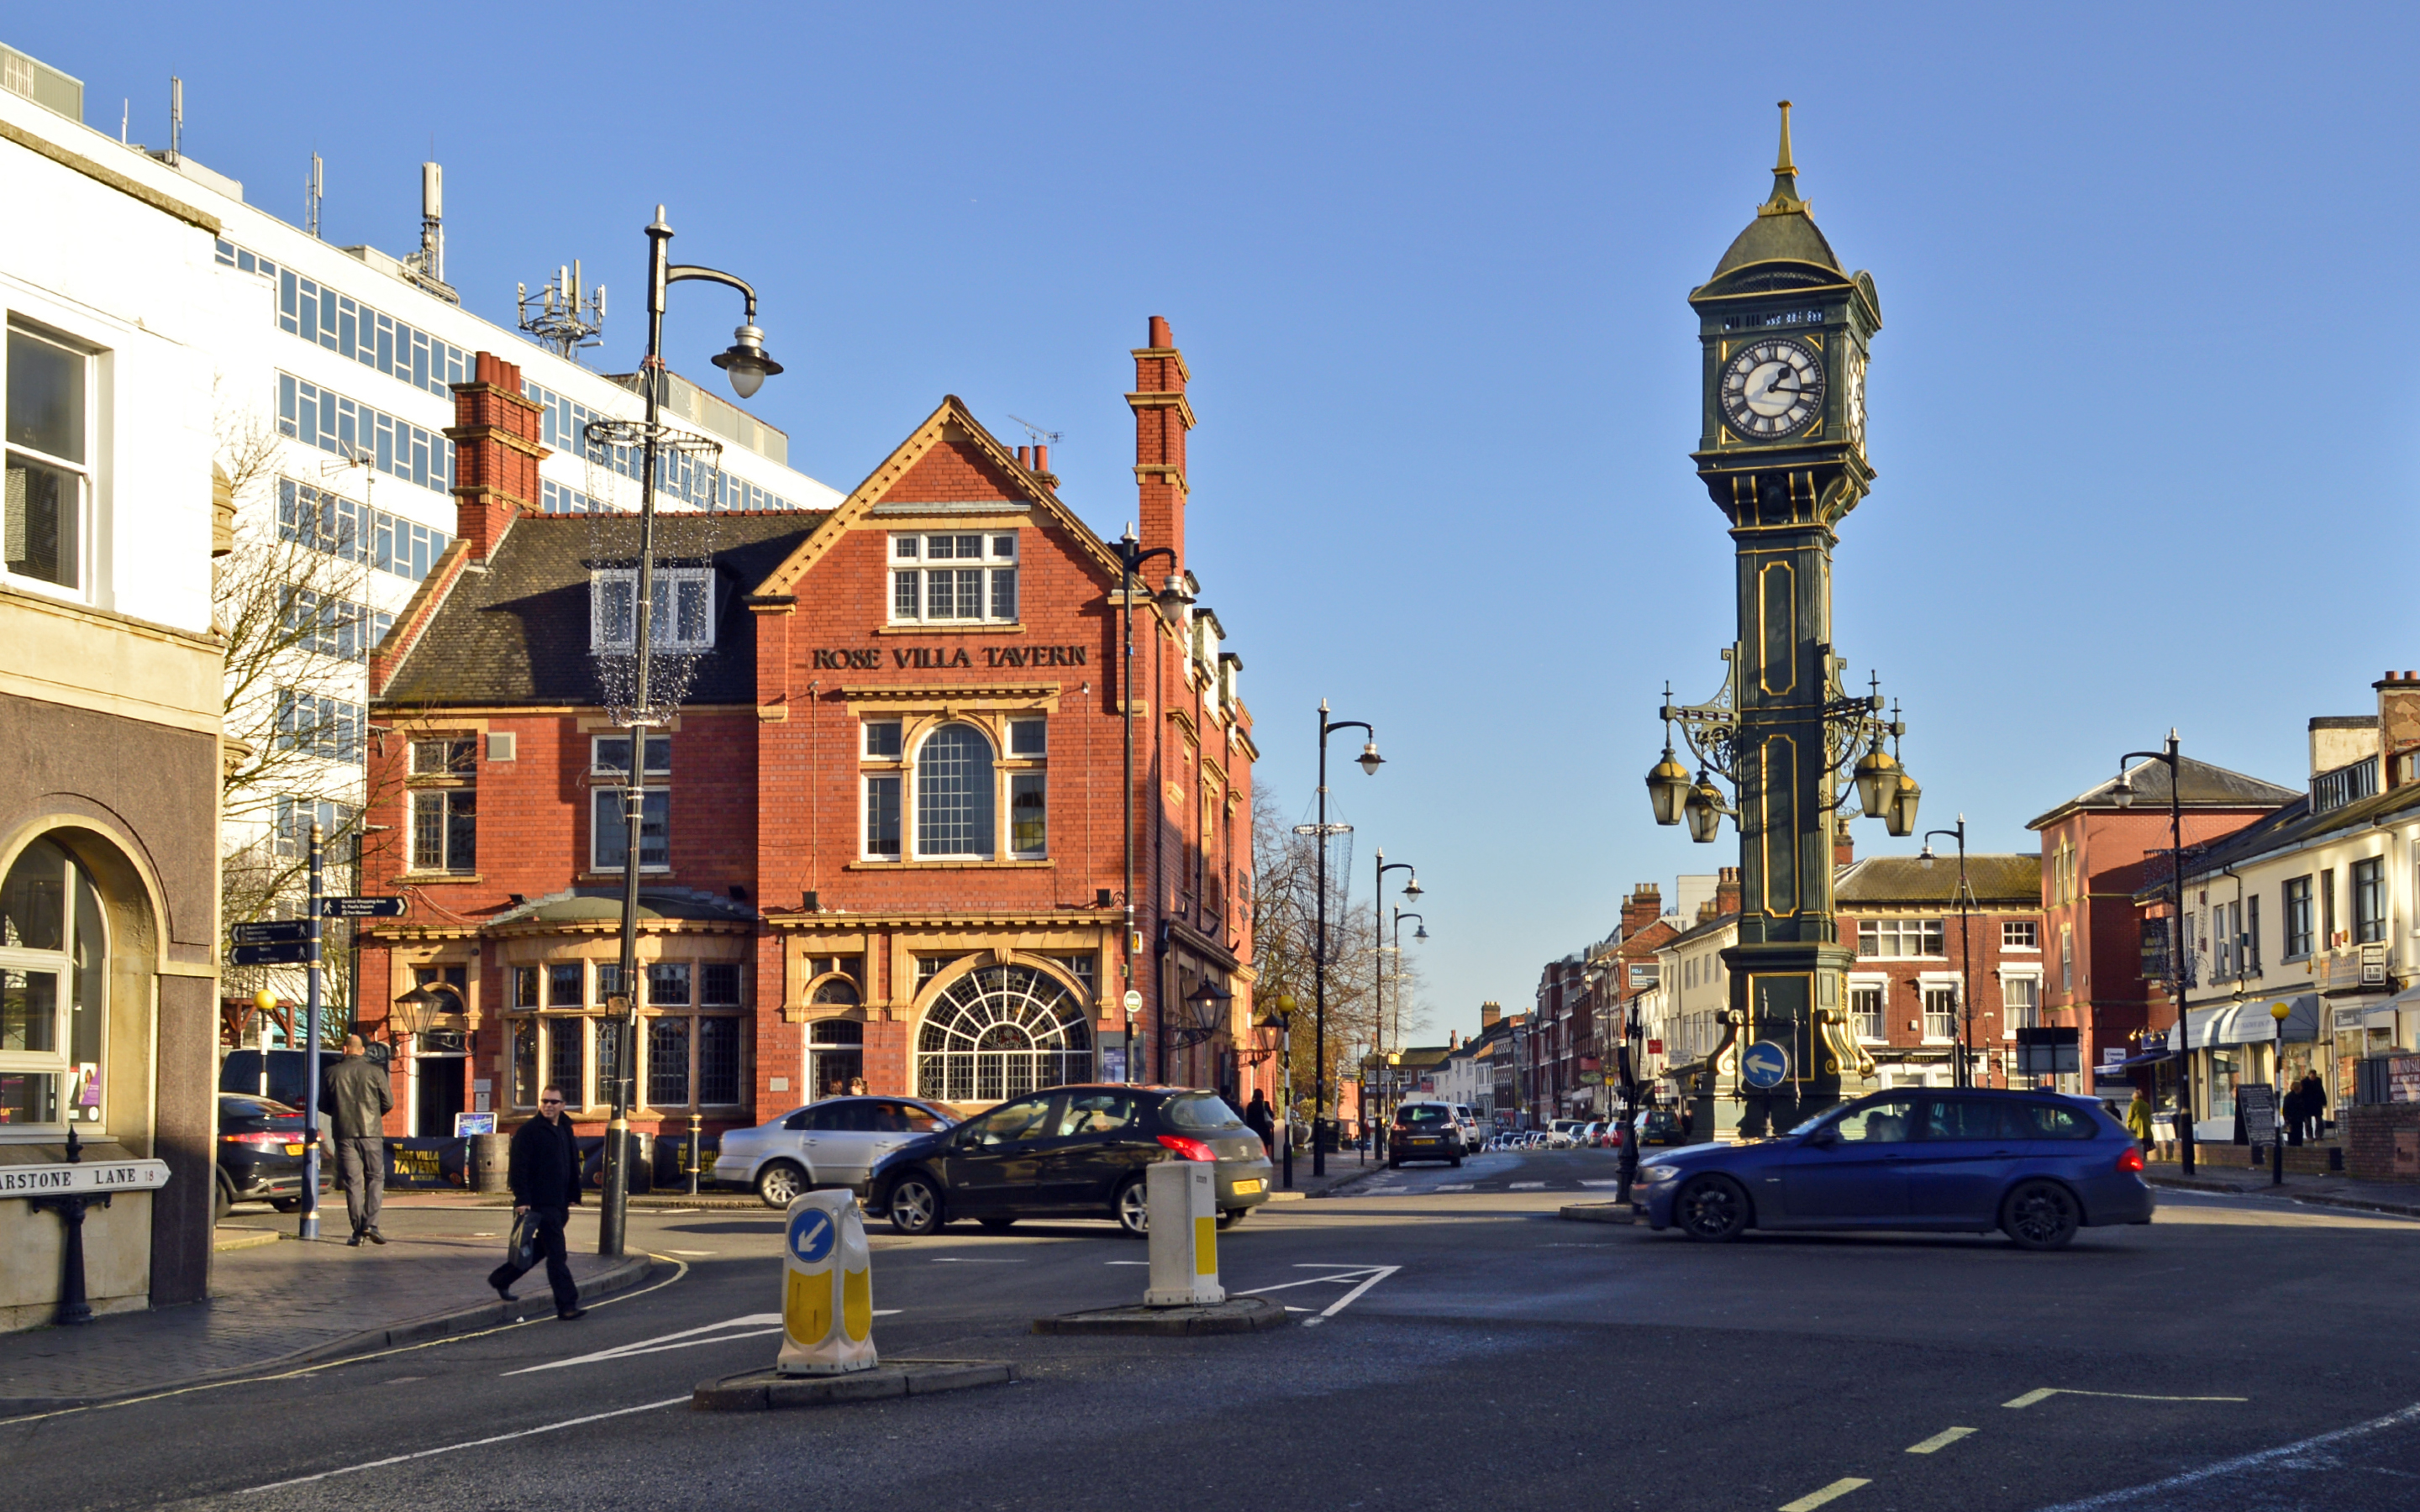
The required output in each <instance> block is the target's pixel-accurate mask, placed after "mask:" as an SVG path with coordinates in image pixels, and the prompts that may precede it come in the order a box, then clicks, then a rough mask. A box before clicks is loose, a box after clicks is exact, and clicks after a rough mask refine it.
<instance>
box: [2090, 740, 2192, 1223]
mask: <svg viewBox="0 0 2420 1512" xmlns="http://www.w3.org/2000/svg"><path fill="white" fill-rule="evenodd" d="M2132 761H2149V762H2159V763H2161V764H2164V765H2165V766H2166V767H2167V769H2168V903H2169V908H2168V917H2169V918H2170V920H2171V921H2172V924H2171V933H2170V935H2169V950H2168V996H2169V1000H2170V1001H2171V1002H2173V1003H2174V1004H2175V1005H2176V1010H2177V1032H2176V1042H2175V1043H2174V1044H2173V1045H2171V1046H2170V1047H2169V1048H2170V1049H2171V1050H2172V1051H2173V1052H2174V1053H2175V1055H2176V1057H2177V1167H2178V1169H2179V1170H2180V1172H2181V1173H2182V1174H2184V1175H2186V1176H2191V1175H2192V1174H2193V1173H2194V1126H2193V1125H2194V1117H2193V1109H2194V1094H2193V1084H2194V1072H2193V1015H2192V1013H2191V1012H2189V1011H2187V1009H2186V1005H2185V987H2186V985H2187V983H2186V980H2185V971H2186V963H2185V874H2184V848H2185V819H2184V771H2183V764H2184V755H2183V751H2182V748H2180V745H2179V744H2178V741H2177V732H2176V727H2175V726H2173V725H2171V726H2170V727H2169V728H2168V739H2167V744H2165V745H2164V746H2163V747H2161V748H2159V749H2158V750H2130V751H2128V752H2127V753H2126V754H2125V755H2123V756H2120V757H2118V780H2117V781H2115V782H2113V783H2111V784H2110V785H2109V801H2110V802H2112V803H2114V804H2116V805H2117V806H2118V808H2120V809H2129V808H2132V807H2133V803H2134V775H2133V770H2132V769H2131V768H2129V767H2128V766H2127V763H2129V762H2132Z"/></svg>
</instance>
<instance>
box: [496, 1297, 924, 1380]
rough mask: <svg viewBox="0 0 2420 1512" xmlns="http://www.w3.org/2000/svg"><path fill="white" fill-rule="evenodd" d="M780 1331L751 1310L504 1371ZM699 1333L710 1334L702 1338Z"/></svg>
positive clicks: (892, 1314) (894, 1312) (775, 1321)
mask: <svg viewBox="0 0 2420 1512" xmlns="http://www.w3.org/2000/svg"><path fill="white" fill-rule="evenodd" d="M899 1312H900V1309H899V1308H896V1307H877V1308H876V1309H875V1310H874V1316H875V1317H876V1318H896V1317H897V1316H898V1315H899ZM733 1329H737V1330H739V1332H738V1333H732V1332H730V1331H731V1330H733ZM780 1332H782V1315H781V1314H780V1313H750V1314H748V1315H747V1316H746V1317H744V1318H732V1319H725V1320H723V1321H722V1322H720V1323H707V1324H706V1325H705V1326H704V1327H702V1328H685V1329H682V1330H681V1331H680V1332H679V1333H677V1334H662V1335H657V1336H656V1337H654V1338H651V1339H640V1340H639V1341H637V1342H636V1343H633V1344H617V1345H615V1346H613V1348H612V1349H610V1350H597V1352H596V1353H594V1354H581V1355H574V1356H573V1357H572V1358H570V1359H568V1360H549V1361H548V1362H546V1363H545V1364H544V1365H523V1366H521V1368H520V1369H519V1370H507V1371H505V1372H504V1374H505V1375H507V1376H526V1375H531V1374H533V1373H535V1372H536V1371H540V1370H560V1369H562V1368H563V1367H564V1366H566V1365H595V1364H597V1362H599V1361H602V1360H624V1359H628V1358H630V1357H631V1356H633V1355H640V1354H661V1353H663V1352H664V1351H665V1350H688V1349H694V1348H696V1347H697V1346H698V1345H701V1344H724V1343H729V1342H730V1341H732V1340H734V1339H752V1338H762V1337H764V1336H765V1335H768V1334H779V1333H780ZM699 1335H707V1336H706V1337H700V1336H699Z"/></svg>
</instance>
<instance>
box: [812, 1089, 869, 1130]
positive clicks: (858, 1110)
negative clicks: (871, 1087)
mask: <svg viewBox="0 0 2420 1512" xmlns="http://www.w3.org/2000/svg"><path fill="white" fill-rule="evenodd" d="M807 1127H808V1128H809V1129H812V1130H814V1131H815V1132H816V1133H818V1134H865V1133H868V1132H870V1131H871V1130H872V1129H873V1128H874V1104H873V1103H861V1102H859V1101H857V1100H856V1099H854V1098H852V1099H849V1100H847V1101H845V1102H844V1101H837V1100H835V1101H833V1102H829V1103H816V1104H815V1105H814V1107H813V1108H812V1109H810V1110H808V1113H807Z"/></svg>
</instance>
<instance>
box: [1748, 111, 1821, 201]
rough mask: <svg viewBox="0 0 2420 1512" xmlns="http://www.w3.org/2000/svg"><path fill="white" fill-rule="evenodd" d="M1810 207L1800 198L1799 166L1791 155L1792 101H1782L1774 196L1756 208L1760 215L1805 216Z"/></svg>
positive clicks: (1774, 168)
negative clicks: (1779, 145)
mask: <svg viewBox="0 0 2420 1512" xmlns="http://www.w3.org/2000/svg"><path fill="white" fill-rule="evenodd" d="M1809 208H1810V207H1809V206H1808V205H1807V202H1806V201H1805V200H1803V199H1800V198H1799V197H1798V164H1797V163H1796V162H1793V161H1792V159H1791V155H1790V101H1789V100H1782V101H1781V152H1780V155H1779V156H1778V157H1777V158H1776V159H1775V160H1774V163H1773V194H1772V197H1771V198H1769V199H1767V200H1766V201H1765V202H1764V203H1763V204H1761V205H1760V206H1758V207H1757V208H1756V213H1757V214H1759V215H1792V214H1797V215H1804V214H1806V213H1807V211H1808V209H1809Z"/></svg>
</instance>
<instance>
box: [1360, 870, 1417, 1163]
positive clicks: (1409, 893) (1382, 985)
mask: <svg viewBox="0 0 2420 1512" xmlns="http://www.w3.org/2000/svg"><path fill="white" fill-rule="evenodd" d="M1388 872H1412V875H1411V876H1409V877H1407V878H1405V879H1404V897H1406V898H1417V897H1419V895H1420V878H1419V872H1418V871H1417V870H1415V869H1414V868H1413V866H1412V863H1411V862H1409V861H1389V860H1388V859H1387V853H1386V852H1385V851H1380V852H1379V853H1378V861H1377V871H1376V872H1375V873H1374V874H1373V877H1372V879H1371V887H1370V933H1372V934H1373V935H1375V934H1376V933H1378V903H1379V901H1380V900H1381V899H1383V898H1385V897H1386V895H1387V873H1388ZM1398 933H1399V938H1398V939H1397V941H1396V943H1397V944H1399V945H1400V944H1401V943H1402V940H1401V938H1400V932H1398ZM1370 943H1371V944H1372V945H1373V946H1375V945H1377V944H1378V943H1379V942H1378V941H1377V940H1375V939H1373V940H1372V941H1371V942H1370ZM1370 956H1371V964H1370V973H1371V978H1372V980H1371V982H1370V986H1371V990H1372V991H1373V994H1374V996H1373V998H1372V1000H1371V1004H1370V1019H1371V1026H1372V1028H1373V1030H1374V1031H1375V1032H1376V1035H1377V1039H1378V1054H1379V1055H1380V1056H1382V1057H1383V1056H1384V1055H1386V1053H1387V952H1386V951H1385V950H1383V949H1373V950H1372V951H1371V952H1370ZM1387 1087H1388V1092H1389V1093H1390V1094H1391V1093H1392V1091H1393V1089H1394V1078H1393V1077H1392V1076H1389V1077H1388V1078H1387ZM1366 1090H1367V1088H1364V1091H1365V1092H1366ZM1378 1138H1379V1136H1378V1135H1377V1134H1374V1133H1373V1134H1372V1135H1371V1136H1370V1143H1371V1145H1372V1147H1373V1152H1375V1147H1376V1145H1377V1143H1378Z"/></svg>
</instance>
